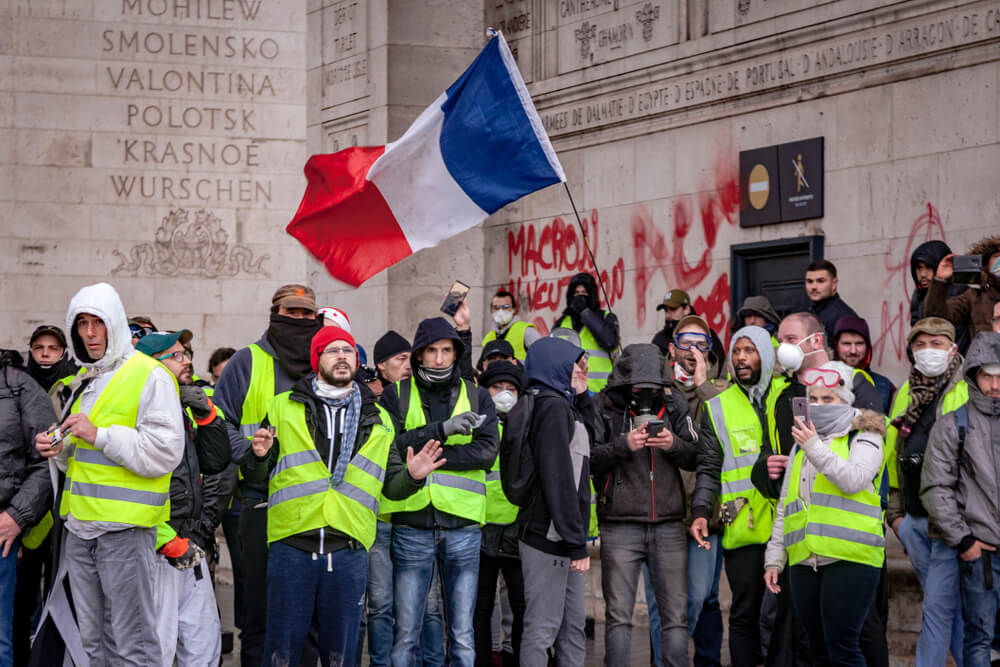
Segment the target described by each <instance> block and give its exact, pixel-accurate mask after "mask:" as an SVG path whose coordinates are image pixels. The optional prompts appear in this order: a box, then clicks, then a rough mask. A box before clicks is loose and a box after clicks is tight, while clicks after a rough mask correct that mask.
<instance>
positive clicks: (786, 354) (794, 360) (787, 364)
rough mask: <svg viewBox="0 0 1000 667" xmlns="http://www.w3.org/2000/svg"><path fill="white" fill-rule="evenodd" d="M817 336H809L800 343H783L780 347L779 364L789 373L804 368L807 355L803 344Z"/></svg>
mask: <svg viewBox="0 0 1000 667" xmlns="http://www.w3.org/2000/svg"><path fill="white" fill-rule="evenodd" d="M815 335H816V334H809V335H808V336H806V337H805V338H803V339H802V340H800V341H799V342H798V343H782V344H781V345H779V346H778V363H779V364H781V365H782V366H783V367H784V369H785V370H787V371H797V370H799V369H800V368H802V362H803V361H805V358H806V353H805V352H803V351H802V343H804V342H806V341H807V340H809V339H810V338H812V337H813V336H815Z"/></svg>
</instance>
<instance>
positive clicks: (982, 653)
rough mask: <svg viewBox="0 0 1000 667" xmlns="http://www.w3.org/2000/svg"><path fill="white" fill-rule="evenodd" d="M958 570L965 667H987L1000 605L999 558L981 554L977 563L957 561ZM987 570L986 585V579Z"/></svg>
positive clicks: (989, 554)
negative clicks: (988, 575) (959, 575)
mask: <svg viewBox="0 0 1000 667" xmlns="http://www.w3.org/2000/svg"><path fill="white" fill-rule="evenodd" d="M959 569H960V571H961V584H960V587H961V590H962V607H963V608H964V609H965V649H964V651H965V654H964V660H965V667H989V665H990V644H992V643H993V635H994V632H995V628H996V618H997V607H998V603H1000V558H998V557H997V554H995V553H989V552H987V551H983V555H982V556H981V557H980V558H978V559H977V560H974V561H969V562H966V561H960V563H959ZM987 570H988V571H989V573H990V575H991V577H990V579H991V580H990V581H987V579H986V573H987Z"/></svg>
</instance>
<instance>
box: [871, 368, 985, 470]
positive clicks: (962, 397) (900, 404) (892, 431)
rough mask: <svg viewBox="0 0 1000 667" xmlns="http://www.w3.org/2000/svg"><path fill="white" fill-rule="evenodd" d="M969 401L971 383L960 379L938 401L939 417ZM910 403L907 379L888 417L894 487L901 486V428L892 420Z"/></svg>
mask: <svg viewBox="0 0 1000 667" xmlns="http://www.w3.org/2000/svg"><path fill="white" fill-rule="evenodd" d="M968 401H969V385H967V384H965V380H959V381H958V382H956V383H955V386H954V387H952V388H951V389H949V390H948V392H947V393H946V394H945V395H944V396H943V397H942V398H941V401H940V402H939V403H938V407H937V417H940V416H941V415H946V414H948V413H949V412H954V411H955V410H957V409H958V408H959V407H961V406H963V405H965V404H966V403H967V402H968ZM909 404H910V381H909V380H907V381H906V382H904V383H903V386H902V387H900V388H899V391H897V392H896V396H895V398H893V399H892V407H891V408H890V409H889V417H888V421H889V427H888V428H887V429H886V432H885V460H886V465H887V466H888V469H889V487H890V488H893V489H898V488H900V486H899V465H898V462H897V461H896V457H897V456H898V455H899V453H900V452H898V451H897V448H898V446H899V445H898V440H899V429H897V428H896V427H895V426H893V425H892V420H894V419H896V418H897V417H899V416H901V415H902V414H903V413H904V412H906V408H907V406H909ZM935 419H936V418H935Z"/></svg>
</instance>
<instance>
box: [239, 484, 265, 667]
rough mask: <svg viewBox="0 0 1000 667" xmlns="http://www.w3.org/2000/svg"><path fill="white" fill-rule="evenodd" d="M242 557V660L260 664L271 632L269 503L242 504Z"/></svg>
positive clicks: (247, 666)
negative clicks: (268, 588) (268, 609)
mask: <svg viewBox="0 0 1000 667" xmlns="http://www.w3.org/2000/svg"><path fill="white" fill-rule="evenodd" d="M240 561H241V563H242V565H243V581H245V582H246V584H247V585H246V586H245V587H244V589H243V604H242V610H243V613H241V614H240V616H242V621H243V628H242V630H243V632H242V633H241V635H240V640H241V642H242V644H241V646H240V664H242V665H243V667H260V665H261V664H262V662H263V660H264V638H265V636H266V633H267V585H266V582H267V507H266V506H265V507H262V508H259V509H255V508H254V507H253V504H252V503H249V502H248V503H246V504H244V505H243V507H241V508H240Z"/></svg>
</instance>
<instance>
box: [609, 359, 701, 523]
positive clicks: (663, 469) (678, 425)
mask: <svg viewBox="0 0 1000 667" xmlns="http://www.w3.org/2000/svg"><path fill="white" fill-rule="evenodd" d="M663 365H664V364H663V356H662V355H661V354H660V351H659V349H658V348H657V347H656V346H655V345H653V344H651V343H639V344H635V345H629V346H628V347H626V348H625V350H624V352H623V353H622V356H621V357H619V358H618V362H617V363H616V364H615V368H614V370H613V371H612V372H611V375H610V376H609V377H608V385H607V387H606V388H605V389H604V391H602V392H601V394H600V397H599V399H598V403H599V406H600V412H601V417H602V418H603V419H604V423H605V425H606V427H607V430H608V433H609V438H608V439H607V440H606V441H605V442H600V443H595V444H594V446H593V448H592V449H591V452H590V467H591V473H592V474H593V475H594V486H595V488H596V490H597V494H598V504H597V516H598V517H599V518H600V520H601V521H638V522H642V523H658V522H661V521H680V520H681V519H683V518H684V514H685V505H686V502H685V501H686V499H685V493H684V482H683V480H682V479H681V474H680V469H682V468H683V469H685V470H694V467H695V457H696V455H697V446H696V444H695V443H696V442H697V440H698V434H697V431H696V430H695V428H694V425H693V423H692V422H691V418H690V416H689V415H688V412H687V401H686V400H685V399H684V396H683V395H682V394H680V393H679V392H675V391H671V390H670V389H668V388H666V386H665V385H666V381H665V380H664V378H663V373H662V369H663ZM640 383H648V384H655V385H658V386H659V387H661V388H662V390H661V391H662V396H663V407H662V408H661V409H660V412H659V414H658V415H657V418H658V419H662V420H663V421H665V422H667V424H668V428H669V429H670V432H671V433H672V434H673V436H674V442H673V446H672V447H671V448H670V449H669V450H666V451H664V450H662V449H658V448H655V447H644V448H643V449H640V450H638V451H632V449H631V448H630V447H629V444H628V434H629V431H631V430H632V429H633V428H634V427H635V426H634V424H633V415H632V413H631V412H630V410H629V399H630V397H631V396H630V395H631V393H632V387H633V386H635V385H637V384H640Z"/></svg>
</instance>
